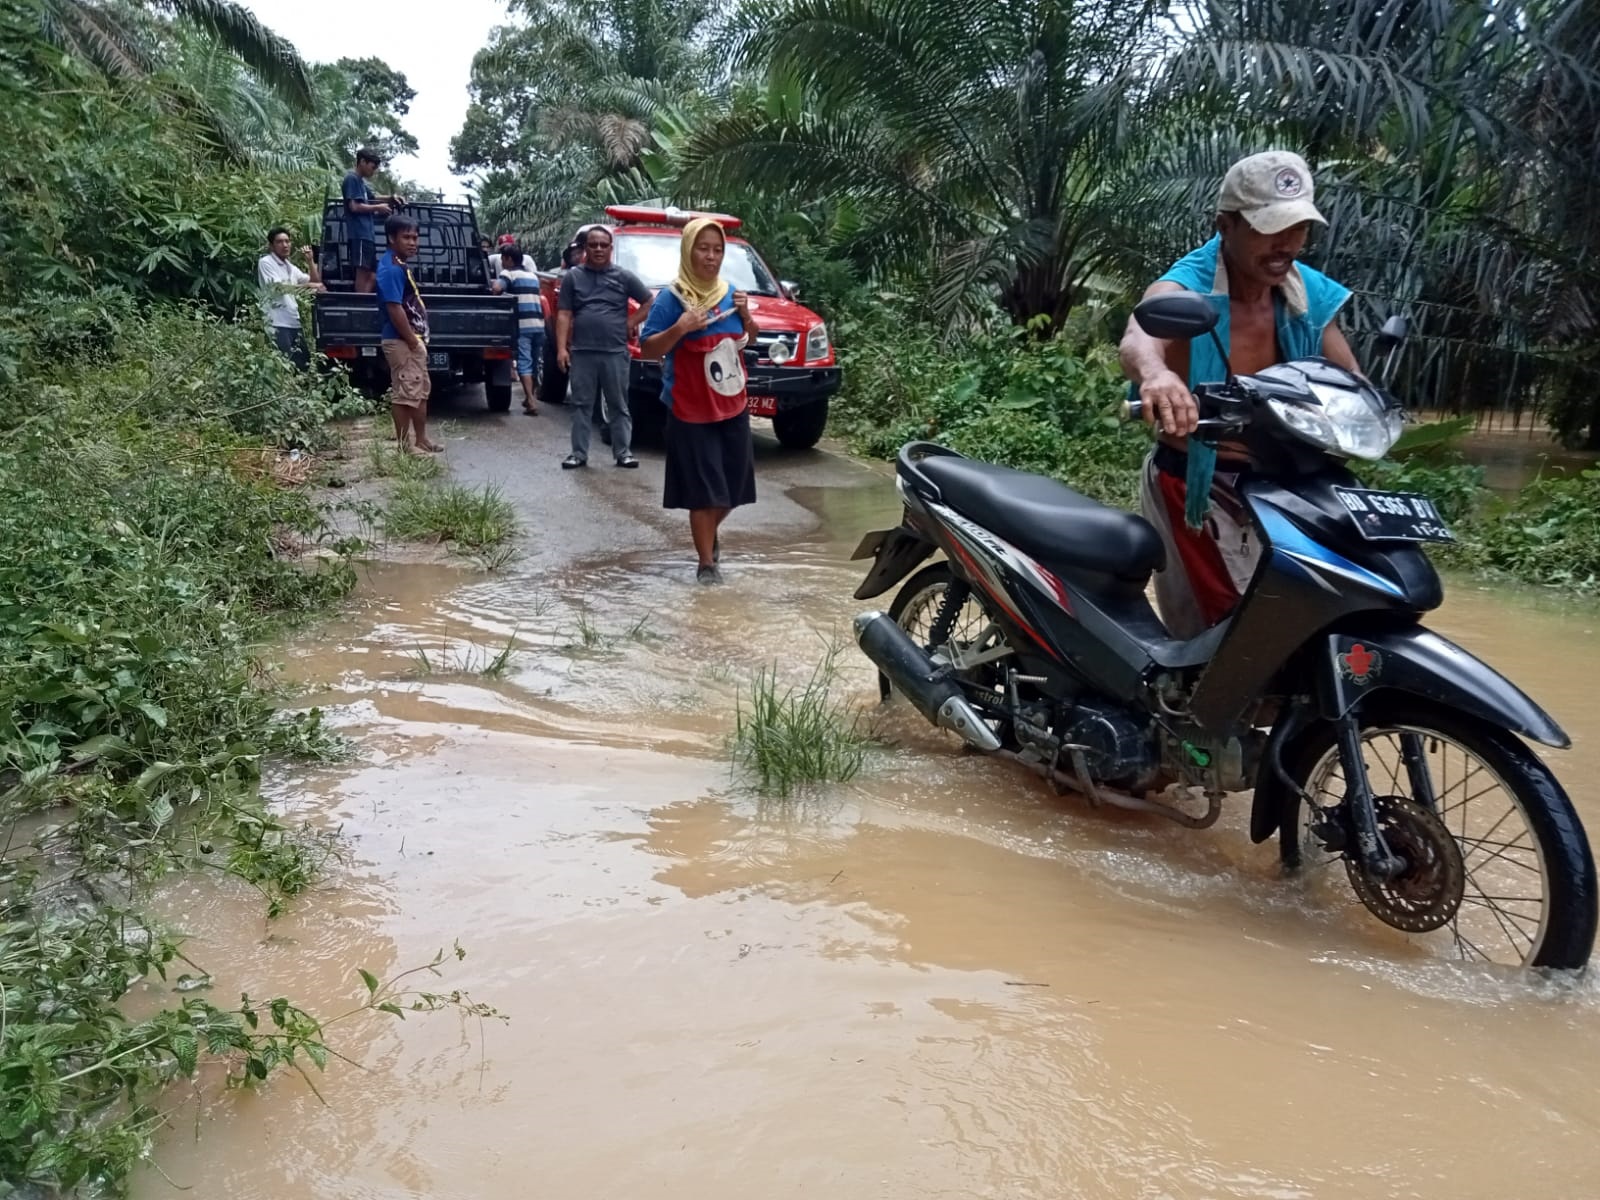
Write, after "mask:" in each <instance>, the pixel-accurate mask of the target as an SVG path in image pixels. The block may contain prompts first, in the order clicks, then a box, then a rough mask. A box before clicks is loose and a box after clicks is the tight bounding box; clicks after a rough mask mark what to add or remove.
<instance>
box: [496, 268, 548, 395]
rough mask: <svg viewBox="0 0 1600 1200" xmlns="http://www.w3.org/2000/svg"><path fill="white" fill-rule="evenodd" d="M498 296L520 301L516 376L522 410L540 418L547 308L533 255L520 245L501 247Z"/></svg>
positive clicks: (497, 280)
mask: <svg viewBox="0 0 1600 1200" xmlns="http://www.w3.org/2000/svg"><path fill="white" fill-rule="evenodd" d="M494 291H495V295H497V296H498V295H500V294H501V293H502V292H510V293H511V294H512V295H513V296H515V297H516V298H517V376H518V377H519V378H520V379H521V380H522V411H523V412H525V413H527V414H528V415H529V416H530V417H535V416H538V415H539V385H538V380H537V373H538V370H539V360H540V359H541V358H542V357H543V356H544V306H543V304H542V303H541V302H540V299H539V272H538V269H537V268H536V267H535V266H534V265H533V259H532V257H531V256H529V255H526V254H524V253H523V252H522V250H521V249H520V248H519V247H517V246H506V245H502V246H501V247H500V277H499V278H498V279H496V280H495V283H494Z"/></svg>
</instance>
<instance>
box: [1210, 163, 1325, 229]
mask: <svg viewBox="0 0 1600 1200" xmlns="http://www.w3.org/2000/svg"><path fill="white" fill-rule="evenodd" d="M1315 198H1316V189H1315V187H1313V185H1312V183H1311V168H1310V167H1308V166H1306V160H1305V159H1303V158H1301V157H1300V156H1299V155H1298V154H1291V153H1290V152H1289V151H1287V150H1268V151H1267V152H1266V153H1265V154H1252V155H1251V156H1250V157H1249V158H1241V159H1240V160H1239V161H1238V162H1236V163H1234V164H1233V166H1231V167H1229V168H1228V173H1227V174H1226V175H1224V176H1223V177H1222V190H1221V192H1219V193H1218V195H1217V211H1218V212H1232V213H1238V214H1240V215H1241V216H1242V217H1244V219H1245V220H1246V221H1248V222H1250V227H1251V228H1252V229H1254V230H1256V231H1257V232H1258V233H1282V232H1283V231H1284V230H1285V229H1288V228H1289V227H1290V226H1291V225H1298V224H1300V223H1301V222H1302V221H1315V222H1317V223H1318V224H1319V225H1326V224H1327V223H1328V219H1327V218H1326V217H1324V216H1323V215H1322V214H1321V213H1320V212H1318V211H1317V206H1316V204H1315V203H1314V201H1315Z"/></svg>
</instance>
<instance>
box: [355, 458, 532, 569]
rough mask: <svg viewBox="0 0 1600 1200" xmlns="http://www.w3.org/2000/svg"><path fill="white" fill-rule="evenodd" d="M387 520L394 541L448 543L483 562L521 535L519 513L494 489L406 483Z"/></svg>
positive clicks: (387, 511) (396, 492) (394, 496)
mask: <svg viewBox="0 0 1600 1200" xmlns="http://www.w3.org/2000/svg"><path fill="white" fill-rule="evenodd" d="M434 473H437V468H436V469H435V472H434ZM383 521H384V529H385V531H386V532H388V534H389V535H390V536H391V537H397V538H402V539H405V540H407V541H430V542H440V543H446V544H448V545H449V546H450V547H451V548H452V549H454V550H456V551H458V552H460V553H463V554H473V555H477V556H479V557H483V556H485V555H488V556H491V557H495V556H497V554H498V552H500V551H502V550H504V549H506V548H507V547H508V546H509V544H510V542H511V539H512V538H513V537H514V536H515V535H516V532H517V517H516V510H515V509H514V508H512V506H511V501H509V500H507V499H506V497H505V493H504V492H502V491H501V490H500V489H499V488H498V487H496V486H494V485H493V484H484V485H483V486H482V487H477V488H471V487H466V486H465V485H463V484H459V483H438V482H430V481H428V480H427V479H415V478H402V479H401V480H400V482H399V483H398V484H396V485H395V488H394V491H393V494H392V495H391V496H390V498H389V501H388V503H387V505H386V506H385V511H384V517H383ZM501 561H503V560H501Z"/></svg>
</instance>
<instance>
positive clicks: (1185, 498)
mask: <svg viewBox="0 0 1600 1200" xmlns="http://www.w3.org/2000/svg"><path fill="white" fill-rule="evenodd" d="M1327 223H1328V222H1327V220H1326V219H1325V218H1324V217H1323V215H1322V213H1321V212H1319V211H1318V210H1317V206H1316V203H1315V190H1314V188H1313V185H1312V181H1311V169H1310V168H1309V167H1307V166H1306V162H1305V160H1304V159H1303V158H1301V157H1300V156H1299V155H1298V154H1291V153H1289V152H1287V151H1283V150H1273V151H1268V152H1267V153H1265V154H1253V155H1251V156H1250V157H1249V158H1244V159H1240V160H1239V161H1238V162H1236V163H1234V164H1233V166H1232V167H1230V168H1228V173H1227V175H1226V176H1225V177H1224V178H1223V180H1222V188H1221V191H1220V192H1219V194H1218V197H1217V217H1216V229H1217V233H1216V236H1215V237H1213V238H1212V239H1211V240H1210V241H1208V242H1207V243H1206V244H1205V245H1204V246H1201V247H1200V248H1199V249H1198V250H1195V251H1194V252H1193V253H1191V254H1189V255H1187V256H1186V257H1184V258H1182V259H1180V260H1179V261H1178V262H1177V263H1175V264H1174V265H1173V267H1172V268H1171V269H1170V270H1169V271H1167V273H1166V274H1165V275H1163V276H1161V278H1160V279H1158V280H1156V281H1155V282H1154V283H1152V284H1151V285H1150V287H1149V288H1148V289H1146V291H1145V295H1146V296H1158V295H1160V294H1161V293H1163V292H1176V291H1191V292H1199V293H1200V294H1201V295H1204V296H1208V297H1210V298H1211V301H1212V303H1213V304H1215V305H1216V306H1217V311H1218V314H1219V318H1220V319H1219V320H1218V322H1217V327H1216V331H1217V336H1218V337H1219V338H1220V339H1221V341H1222V345H1223V346H1224V347H1225V348H1226V350H1227V353H1228V359H1229V361H1230V362H1231V363H1232V366H1233V370H1234V372H1235V373H1236V374H1239V375H1249V374H1254V373H1255V372H1257V371H1260V370H1262V369H1264V368H1266V367H1269V366H1272V365H1273V364H1274V363H1280V362H1288V361H1290V360H1292V359H1296V358H1308V357H1312V356H1315V355H1321V356H1323V357H1325V358H1328V359H1330V360H1332V361H1333V362H1336V363H1338V364H1339V365H1340V366H1342V367H1345V368H1347V369H1349V370H1351V371H1359V370H1360V369H1361V368H1360V367H1359V366H1358V365H1357V363H1356V358H1355V354H1354V353H1353V352H1352V351H1351V349H1350V343H1349V342H1347V341H1346V340H1345V336H1344V334H1343V333H1341V332H1340V330H1339V326H1338V323H1337V320H1338V315H1339V310H1340V309H1342V308H1343V307H1344V305H1345V302H1346V301H1348V300H1349V298H1350V290H1349V289H1348V288H1346V287H1344V286H1343V285H1341V284H1338V283H1335V282H1334V281H1333V280H1331V279H1329V278H1328V277H1327V276H1326V275H1323V274H1322V273H1321V272H1320V271H1314V270H1312V269H1311V268H1310V267H1307V266H1304V265H1302V264H1301V263H1298V262H1296V261H1295V260H1296V258H1297V257H1298V256H1299V255H1300V253H1301V251H1303V250H1304V249H1305V245H1306V238H1307V237H1308V236H1309V234H1310V232H1311V227H1312V225H1314V224H1315V225H1326V224H1327ZM1121 355H1122V369H1123V371H1124V372H1125V373H1126V374H1127V376H1128V378H1129V379H1131V380H1132V381H1133V384H1134V388H1135V390H1136V391H1137V393H1138V395H1139V397H1140V399H1141V400H1143V402H1144V406H1143V412H1144V417H1145V420H1147V421H1149V422H1151V423H1152V424H1153V425H1154V426H1155V427H1156V428H1157V430H1158V431H1159V440H1158V443H1157V445H1156V447H1155V449H1154V450H1153V451H1152V452H1151V454H1150V457H1149V458H1148V459H1146V461H1145V468H1144V475H1143V479H1142V482H1141V487H1140V500H1141V504H1140V507H1141V509H1142V510H1143V512H1144V515H1145V518H1146V519H1147V520H1149V521H1150V523H1151V524H1152V525H1154V526H1155V527H1156V529H1157V531H1158V532H1159V533H1160V534H1161V538H1162V541H1163V542H1165V543H1166V547H1167V566H1166V568H1165V569H1164V570H1163V571H1161V572H1160V573H1159V574H1158V575H1157V576H1156V602H1157V604H1158V606H1159V607H1160V610H1161V617H1162V620H1163V621H1164V622H1165V623H1166V626H1167V629H1168V631H1169V632H1170V633H1171V634H1172V635H1173V636H1174V637H1180V638H1189V637H1193V636H1195V635H1196V634H1198V633H1200V632H1201V631H1202V630H1204V629H1206V628H1208V627H1210V626H1212V625H1215V624H1216V623H1217V622H1218V621H1220V620H1222V618H1223V617H1225V616H1227V614H1228V613H1229V612H1230V611H1231V610H1232V609H1233V607H1234V605H1236V604H1237V603H1238V602H1239V597H1240V596H1241V595H1242V594H1243V591H1244V588H1245V587H1246V586H1247V585H1248V584H1249V582H1250V576H1251V575H1252V574H1253V573H1254V571H1255V566H1256V561H1257V559H1258V558H1259V557H1260V547H1259V546H1256V545H1255V544H1254V537H1253V534H1252V531H1251V530H1250V527H1249V522H1248V521H1247V520H1246V519H1245V518H1244V513H1243V508H1242V506H1241V505H1240V504H1239V501H1238V498H1237V495H1236V493H1235V491H1234V484H1235V483H1236V481H1237V480H1238V477H1239V472H1240V471H1242V470H1247V469H1248V468H1249V459H1248V456H1247V455H1246V453H1245V450H1244V448H1243V447H1242V446H1239V445H1237V444H1231V443H1224V444H1223V445H1221V446H1219V447H1217V448H1216V449H1215V450H1213V449H1212V448H1211V447H1209V446H1205V445H1202V444H1200V443H1198V442H1190V441H1189V435H1190V434H1191V433H1193V432H1194V431H1195V427H1196V423H1197V422H1198V421H1199V419H1200V413H1199V409H1198V408H1197V407H1196V405H1195V400H1194V395H1193V393H1192V392H1191V391H1190V389H1191V388H1193V387H1196V386H1198V385H1199V384H1202V383H1217V382H1220V381H1221V380H1223V379H1224V378H1226V373H1227V372H1226V368H1225V366H1224V364H1223V361H1222V357H1221V355H1219V354H1218V353H1217V349H1216V346H1215V345H1214V344H1213V343H1212V341H1211V339H1210V338H1209V337H1206V338H1196V339H1195V340H1194V341H1192V342H1189V341H1168V340H1165V339H1162V338H1153V337H1151V336H1150V335H1149V334H1147V333H1145V332H1144V330H1142V329H1140V328H1139V325H1138V323H1137V322H1136V321H1132V320H1130V321H1129V322H1128V330H1127V332H1126V333H1125V334H1124V335H1123V337H1122V347H1121Z"/></svg>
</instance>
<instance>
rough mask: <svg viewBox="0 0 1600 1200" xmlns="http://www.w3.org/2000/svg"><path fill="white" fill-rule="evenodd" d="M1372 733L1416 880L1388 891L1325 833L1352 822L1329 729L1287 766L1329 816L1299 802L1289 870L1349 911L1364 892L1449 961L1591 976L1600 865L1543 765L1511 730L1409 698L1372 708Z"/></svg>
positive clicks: (1287, 841) (1407, 874)
mask: <svg viewBox="0 0 1600 1200" xmlns="http://www.w3.org/2000/svg"><path fill="white" fill-rule="evenodd" d="M1360 729H1361V747H1362V759H1363V762H1364V763H1365V766H1366V773H1367V781H1368V783H1369V785H1370V787H1371V789H1372V794H1373V797H1374V807H1375V809H1376V810H1377V814H1378V825H1379V830H1380V832H1381V833H1383V835H1384V839H1385V841H1386V842H1387V843H1388V844H1389V847H1390V849H1391V851H1392V852H1395V853H1398V854H1399V855H1400V856H1401V857H1402V858H1403V859H1405V860H1406V862H1407V867H1406V869H1405V870H1404V871H1402V872H1401V874H1400V875H1399V876H1398V877H1396V878H1395V879H1392V880H1375V879H1373V878H1372V877H1371V876H1369V875H1367V874H1366V873H1365V872H1364V871H1363V870H1362V869H1361V868H1360V867H1359V866H1358V865H1357V862H1356V861H1355V860H1354V859H1349V858H1347V856H1346V855H1344V854H1336V853H1330V852H1329V851H1328V850H1327V849H1325V848H1324V845H1323V839H1322V838H1319V837H1318V836H1317V835H1316V834H1315V833H1313V828H1314V827H1316V826H1319V825H1321V826H1322V827H1324V828H1326V826H1327V825H1328V823H1329V822H1330V821H1342V819H1343V814H1342V812H1341V811H1340V808H1339V806H1340V805H1342V804H1343V802H1344V796H1345V778H1344V768H1343V766H1342V765H1341V764H1340V761H1339V753H1338V749H1337V747H1336V745H1335V743H1334V731H1333V727H1332V726H1331V725H1327V724H1321V725H1318V726H1316V727H1314V728H1313V729H1311V730H1309V731H1308V732H1307V733H1306V735H1305V736H1304V737H1302V738H1301V739H1299V741H1298V742H1297V743H1296V744H1295V746H1294V747H1293V748H1292V750H1291V752H1290V754H1289V755H1287V756H1286V760H1285V764H1284V765H1285V767H1286V768H1287V769H1288V772H1289V774H1290V776H1291V777H1292V778H1293V779H1294V781H1295V782H1296V783H1297V784H1299V785H1300V787H1301V789H1302V790H1303V791H1304V792H1305V793H1306V795H1307V796H1309V798H1310V800H1311V802H1312V805H1313V806H1315V808H1314V809H1313V808H1312V807H1311V806H1308V805H1307V804H1305V803H1303V802H1302V801H1301V800H1300V799H1299V798H1298V797H1295V798H1294V799H1292V800H1291V802H1290V809H1289V811H1286V812H1285V814H1284V820H1283V823H1282V825H1281V827H1280V830H1279V849H1280V855H1281V858H1282V861H1283V865H1284V867H1285V868H1286V869H1287V870H1288V871H1289V872H1291V873H1293V874H1297V875H1299V876H1301V877H1302V878H1304V879H1305V881H1306V883H1307V885H1308V887H1309V888H1312V889H1315V890H1318V891H1321V892H1322V893H1323V894H1324V895H1328V894H1329V893H1339V894H1342V895H1343V896H1344V897H1345V899H1346V901H1348V898H1349V895H1350V892H1351V891H1352V890H1353V891H1354V892H1355V898H1356V899H1358V900H1359V901H1360V903H1361V904H1362V905H1364V906H1365V907H1366V908H1367V909H1368V910H1369V911H1370V912H1371V913H1372V914H1373V915H1375V916H1377V917H1378V918H1379V919H1380V920H1382V921H1384V922H1385V923H1386V924H1389V925H1392V926H1394V927H1396V928H1399V929H1402V930H1406V931H1407V932H1408V933H1409V935H1410V936H1411V937H1412V938H1414V939H1416V940H1418V941H1419V942H1420V943H1422V944H1424V945H1425V946H1427V947H1428V948H1429V949H1431V950H1433V951H1434V952H1436V953H1439V954H1443V955H1445V956H1447V957H1451V958H1458V959H1461V960H1464V961H1467V962H1476V963H1484V962H1488V963H1497V964H1501V965H1505V966H1525V967H1554V968H1562V969H1577V968H1580V967H1582V966H1584V964H1585V963H1587V962H1588V960H1589V954H1590V951H1591V950H1592V949H1593V946H1594V938H1595V926H1596V920H1597V904H1596V895H1597V888H1596V881H1595V865H1594V856H1593V854H1592V853H1591V851H1590V848H1589V842H1588V839H1587V837H1585V835H1584V831H1583V825H1582V823H1581V822H1580V821H1579V819H1578V814H1577V812H1576V811H1575V810H1574V809H1573V807H1572V801H1571V800H1570V799H1568V797H1567V794H1566V792H1565V791H1564V790H1563V789H1562V787H1561V784H1560V783H1559V782H1558V781H1557V780H1556V777H1555V776H1554V775H1553V774H1552V773H1551V771H1550V769H1549V768H1548V767H1546V766H1545V765H1544V763H1543V762H1542V761H1540V759H1539V758H1538V756H1537V755H1535V754H1534V753H1533V751H1531V750H1530V749H1529V748H1528V747H1527V746H1525V745H1524V744H1523V743H1522V742H1521V741H1519V740H1518V739H1517V738H1516V737H1514V736H1513V735H1511V734H1510V733H1507V732H1506V731H1505V730H1502V729H1498V728H1496V727H1494V726H1492V725H1489V724H1487V723H1485V722H1482V721H1478V720H1476V719H1474V718H1471V717H1468V716H1465V715H1463V714H1461V713H1457V712H1454V711H1451V710H1448V709H1444V708H1437V707H1434V706H1431V705H1424V704H1420V703H1416V702H1412V701H1409V700H1399V699H1398V698H1394V699H1391V698H1386V697H1375V698H1373V699H1372V700H1370V701H1368V702H1366V703H1364V704H1363V706H1362V708H1361V710H1360ZM1318 810H1320V811H1318ZM1341 861H1343V862H1344V863H1345V870H1344V871H1343V872H1339V871H1337V870H1335V869H1334V865H1335V864H1336V863H1340V862H1341Z"/></svg>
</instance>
